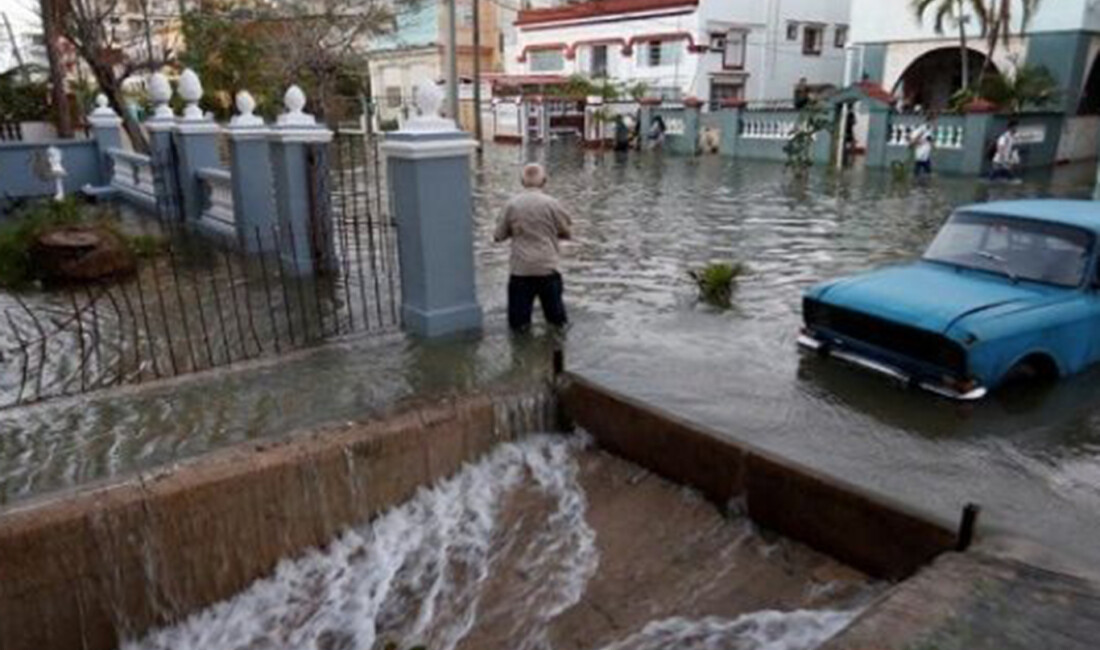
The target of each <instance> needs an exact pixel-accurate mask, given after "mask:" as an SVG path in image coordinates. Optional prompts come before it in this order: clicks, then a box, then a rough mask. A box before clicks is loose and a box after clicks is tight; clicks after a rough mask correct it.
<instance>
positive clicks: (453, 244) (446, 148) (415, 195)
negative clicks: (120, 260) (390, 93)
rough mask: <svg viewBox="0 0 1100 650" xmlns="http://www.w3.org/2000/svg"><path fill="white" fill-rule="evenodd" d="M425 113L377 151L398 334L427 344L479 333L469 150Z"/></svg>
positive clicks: (469, 144) (462, 138)
mask: <svg viewBox="0 0 1100 650" xmlns="http://www.w3.org/2000/svg"><path fill="white" fill-rule="evenodd" d="M418 91H419V92H431V90H430V89H429V90H425V88H424V87H422V88H420V89H418ZM431 105H432V104H429V106H431ZM425 113H426V115H427V116H421V117H418V118H416V119H414V120H410V121H409V124H408V125H407V128H406V130H402V131H398V132H396V133H391V134H390V135H389V136H387V138H386V141H385V143H384V144H383V146H382V148H383V151H384V152H385V154H386V169H387V171H388V180H389V186H390V195H391V196H392V197H393V211H394V216H395V217H396V219H397V235H398V250H399V252H400V255H401V299H402V305H401V315H402V318H403V322H404V324H405V327H406V329H408V330H409V331H410V332H412V333H413V334H415V335H417V336H422V337H428V338H431V337H438V336H445V335H448V334H453V333H456V332H462V331H469V330H478V329H480V328H481V325H482V309H481V305H480V304H479V303H478V300H477V288H476V285H475V282H474V235H473V228H474V223H473V198H472V194H471V190H470V169H469V158H470V153H472V152H473V150H474V149H475V148H476V146H477V143H476V142H475V141H474V140H473V139H472V138H470V136H469V134H467V133H463V132H461V131H458V130H457V129H455V127H454V124H453V123H451V124H449V125H447V124H443V123H444V122H447V120H441V119H440V118H437V117H428V116H431V115H434V111H431V110H428V111H425Z"/></svg>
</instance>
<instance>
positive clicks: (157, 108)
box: [149, 72, 176, 120]
mask: <svg viewBox="0 0 1100 650" xmlns="http://www.w3.org/2000/svg"><path fill="white" fill-rule="evenodd" d="M149 99H151V100H153V119H155V120H165V119H167V120H171V119H175V117H176V115H175V113H173V112H172V107H171V106H169V105H168V102H170V101H172V84H170V83H168V77H166V76H164V73H161V72H154V73H153V75H152V76H151V77H149Z"/></svg>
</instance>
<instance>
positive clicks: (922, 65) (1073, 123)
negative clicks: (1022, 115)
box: [849, 0, 1100, 162]
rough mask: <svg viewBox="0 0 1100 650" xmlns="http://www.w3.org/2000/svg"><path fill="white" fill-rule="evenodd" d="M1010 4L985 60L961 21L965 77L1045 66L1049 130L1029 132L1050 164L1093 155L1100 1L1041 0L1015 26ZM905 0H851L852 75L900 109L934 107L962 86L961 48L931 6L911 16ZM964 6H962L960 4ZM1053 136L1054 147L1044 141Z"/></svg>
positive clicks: (1099, 135)
mask: <svg viewBox="0 0 1100 650" xmlns="http://www.w3.org/2000/svg"><path fill="white" fill-rule="evenodd" d="M1010 1H1012V2H1013V6H1012V9H1013V13H1014V15H1015V16H1016V17H1017V18H1015V19H1014V24H1013V28H1014V30H1016V31H1017V33H1015V34H1014V35H1013V36H1012V38H1011V39H1009V42H1008V43H1007V44H998V47H997V48H996V50H995V52H994V54H993V56H992V58H990V57H989V56H988V55H987V50H986V47H987V46H986V43H985V40H984V38H982V36H981V34H980V28H979V23H978V21H977V19H976V18H974V17H970V19H969V21H968V22H966V23H964V24H965V27H964V29H965V30H966V32H967V34H968V51H967V55H966V59H967V63H968V68H969V76H970V79H971V81H974V80H976V79H977V77H978V75H979V74H981V71H982V70H985V71H986V72H987V73H988V71H990V70H997V71H1001V72H1003V73H1005V74H1012V72H1013V71H1014V70H1015V69H1016V68H1018V67H1019V66H1022V65H1025V64H1031V65H1036V66H1043V67H1045V68H1046V69H1047V70H1048V71H1049V72H1050V73H1051V75H1052V76H1053V77H1054V79H1055V81H1056V82H1057V83H1058V86H1059V88H1060V93H1059V95H1058V97H1057V98H1056V100H1055V101H1054V102H1053V103H1052V104H1050V105H1048V106H1046V107H1044V108H1043V109H1042V110H1043V112H1044V113H1047V114H1049V115H1050V117H1051V119H1050V120H1049V121H1048V124H1049V127H1048V128H1045V129H1044V130H1043V131H1042V132H1039V131H1036V132H1035V133H1034V134H1033V137H1034V138H1036V139H1038V138H1043V139H1044V140H1045V141H1046V142H1045V146H1046V148H1049V149H1050V150H1051V151H1054V152H1056V153H1055V155H1054V162H1070V161H1075V160H1087V159H1094V158H1096V157H1097V155H1098V152H1100V2H1096V1H1095V0H1045V1H1044V2H1041V3H1039V5H1038V9H1037V11H1036V12H1035V14H1034V16H1033V18H1032V20H1031V21H1030V22H1029V24H1028V25H1027V27H1026V29H1023V30H1022V31H1021V25H1020V20H1019V16H1021V15H1022V13H1023V12H1022V8H1021V6H1020V4H1021V3H1020V0H1010ZM912 4H913V3H912V2H911V0H853V1H852V21H851V23H852V24H851V29H852V42H853V46H852V48H851V51H850V53H849V61H850V65H851V71H852V74H853V75H854V78H856V79H860V78H862V79H865V80H867V81H871V82H874V83H876V84H879V85H880V86H881V87H882V88H884V89H886V90H887V91H888V92H890V93H892V94H893V96H894V98H895V100H896V103H897V108H898V110H900V111H916V110H922V111H926V110H942V109H943V108H945V107H946V106H947V104H948V100H949V99H950V97H951V96H952V94H954V92H955V91H957V90H958V89H959V88H961V87H962V70H963V65H962V60H963V57H962V53H961V48H960V39H959V32H958V24H957V23H955V22H954V21H952V20H948V21H946V22H945V24H944V31H945V33H944V34H937V33H936V31H935V29H934V28H933V24H934V18H933V15H934V13H935V11H934V10H935V7H934V6H933V8H932V9H931V10H930V11H929V13H928V15H927V16H926V17H925V19H924V21H923V22H922V21H920V20H918V18H917V16H916V14H915V13H914V11H913V8H912ZM967 4H968V3H963V5H964V6H966V5H967ZM1055 139H1056V141H1057V142H1056V146H1052V145H1054V143H1052V142H1051V140H1055Z"/></svg>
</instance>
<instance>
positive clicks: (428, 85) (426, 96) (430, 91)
mask: <svg viewBox="0 0 1100 650" xmlns="http://www.w3.org/2000/svg"><path fill="white" fill-rule="evenodd" d="M415 100H416V107H417V109H419V112H420V114H419V115H417V116H416V117H413V118H411V119H410V120H409V121H408V123H407V126H406V128H405V130H406V131H454V130H455V123H454V120H451V119H447V118H443V117H440V115H439V108H440V106H442V104H443V91H442V90H440V88H439V86H438V85H437V84H436V83H435V82H434V81H432V80H430V79H425V80H424V81H421V82H420V83H418V84H417V85H416V95H415Z"/></svg>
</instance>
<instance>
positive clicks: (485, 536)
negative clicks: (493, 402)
mask: <svg viewBox="0 0 1100 650" xmlns="http://www.w3.org/2000/svg"><path fill="white" fill-rule="evenodd" d="M585 444H587V441H586V440H584V439H582V438H581V437H579V436H571V437H564V436H549V435H539V436H532V437H529V438H527V439H525V440H524V441H522V442H519V443H512V444H505V445H501V446H500V447H498V448H497V449H496V450H495V451H494V452H493V453H491V454H490V455H489V456H488V457H487V458H486V459H484V460H482V461H481V462H479V463H477V464H475V465H470V466H467V467H466V468H465V469H464V470H463V471H462V472H460V473H459V474H458V475H457V476H455V477H453V478H452V479H449V480H447V481H445V482H442V483H440V484H439V485H438V486H436V487H434V488H432V489H430V490H429V489H422V490H420V491H419V492H418V493H417V495H416V497H415V498H413V499H412V500H411V501H409V502H408V503H406V504H405V505H403V506H401V507H399V508H396V509H394V510H392V511H390V512H388V513H386V514H385V515H383V516H381V517H379V518H378V519H377V520H375V521H374V522H373V523H371V524H370V525H367V526H363V527H360V528H357V529H355V530H351V531H348V532H347V533H345V534H344V535H343V536H341V537H340V538H339V539H337V540H336V541H334V542H333V543H332V544H330V545H329V547H328V548H327V549H325V550H323V551H320V550H314V551H311V552H309V553H308V554H306V555H305V556H304V557H301V558H298V559H295V560H288V561H284V562H282V563H281V564H280V565H279V567H278V568H277V569H276V572H275V575H274V576H272V577H271V578H268V579H265V580H261V581H258V582H256V583H254V584H253V585H252V586H251V587H249V588H248V589H247V590H245V591H244V592H242V593H241V594H239V595H238V596H236V597H234V598H233V599H231V600H228V601H225V602H222V603H219V604H217V605H215V606H213V607H211V608H209V609H207V610H205V611H203V612H200V613H199V614H196V615H194V616H192V617H190V618H189V619H187V620H186V621H184V622H182V623H180V624H179V625H176V626H174V627H170V628H165V629H162V630H159V631H157V632H154V633H153V634H151V635H150V636H148V637H147V638H145V639H144V640H142V641H140V642H129V643H126V644H124V646H123V648H124V649H126V650H138V649H162V648H163V649H169V648H170V649H172V650H191V649H193V650H200V649H201V650H214V649H236V648H241V649H243V648H248V649H250V650H253V649H255V650H259V649H261V648H262V649H264V650H274V649H276V648H286V649H290V648H294V649H298V648H311V649H312V648H318V649H322V650H351V649H352V648H356V649H358V648H362V649H369V648H372V647H375V646H376V643H378V642H382V641H387V640H393V641H395V642H397V643H399V644H400V646H401V647H410V646H412V645H414V644H425V645H426V646H427V647H429V648H431V649H432V650H450V649H452V648H454V647H455V646H456V645H457V644H458V643H459V642H460V641H461V640H462V639H463V638H464V637H466V635H467V634H468V633H469V632H470V630H471V629H472V627H473V625H474V622H475V620H476V618H477V612H478V605H479V602H480V599H481V596H482V594H483V591H484V587H485V583H486V579H487V578H488V576H489V574H490V569H491V567H492V565H493V562H494V560H495V559H496V558H497V557H499V556H500V555H502V554H503V553H505V552H508V551H512V552H518V553H519V555H518V557H520V558H521V559H520V563H519V567H520V568H521V569H522V570H523V571H524V572H525V573H528V574H529V575H531V576H533V577H534V578H535V579H532V580H530V581H528V583H529V586H525V587H524V588H523V590H522V592H521V593H520V595H519V597H518V602H517V603H516V607H515V618H514V621H515V628H514V629H515V632H516V633H517V634H519V633H520V632H522V633H523V634H524V637H525V639H523V640H521V639H518V638H517V640H516V641H517V642H516V647H534V646H538V645H541V644H542V642H543V639H545V625H546V623H547V622H548V621H550V620H551V619H552V618H553V617H554V616H556V615H557V614H559V613H560V612H562V611H564V610H565V609H567V608H568V607H570V606H571V605H573V604H575V603H576V602H578V601H579V600H580V597H581V595H582V594H583V593H584V589H585V585H586V584H587V583H588V580H589V579H590V578H591V576H592V575H593V574H594V573H595V571H596V568H597V564H598V557H597V551H596V546H595V533H594V532H593V531H592V529H591V528H590V527H589V526H588V524H587V523H586V521H585V511H586V508H587V503H586V500H585V496H584V493H583V491H582V490H581V488H580V485H579V484H578V482H577V472H578V467H577V463H576V459H575V457H574V455H575V451H576V450H577V449H578V448H579V447H581V446H583V445H585ZM525 482H527V483H533V484H534V486H535V487H536V489H537V490H538V493H539V494H540V495H542V496H544V497H546V498H547V499H548V500H549V502H550V503H551V506H550V508H551V511H550V514H549V516H548V517H547V518H546V519H545V521H540V522H539V523H538V529H537V531H536V532H535V533H534V534H533V535H532V536H531V540H530V541H529V542H526V545H525V547H524V548H515V547H514V545H509V544H508V543H507V542H505V543H504V544H503V547H502V543H501V540H500V539H499V534H498V533H499V532H500V530H499V529H500V525H499V521H498V519H499V514H500V510H501V506H502V504H503V502H504V497H505V495H507V494H508V493H509V492H512V491H513V490H515V489H516V488H518V487H520V486H521V484H523V483H525ZM514 543H524V542H522V541H521V542H513V544H514Z"/></svg>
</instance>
